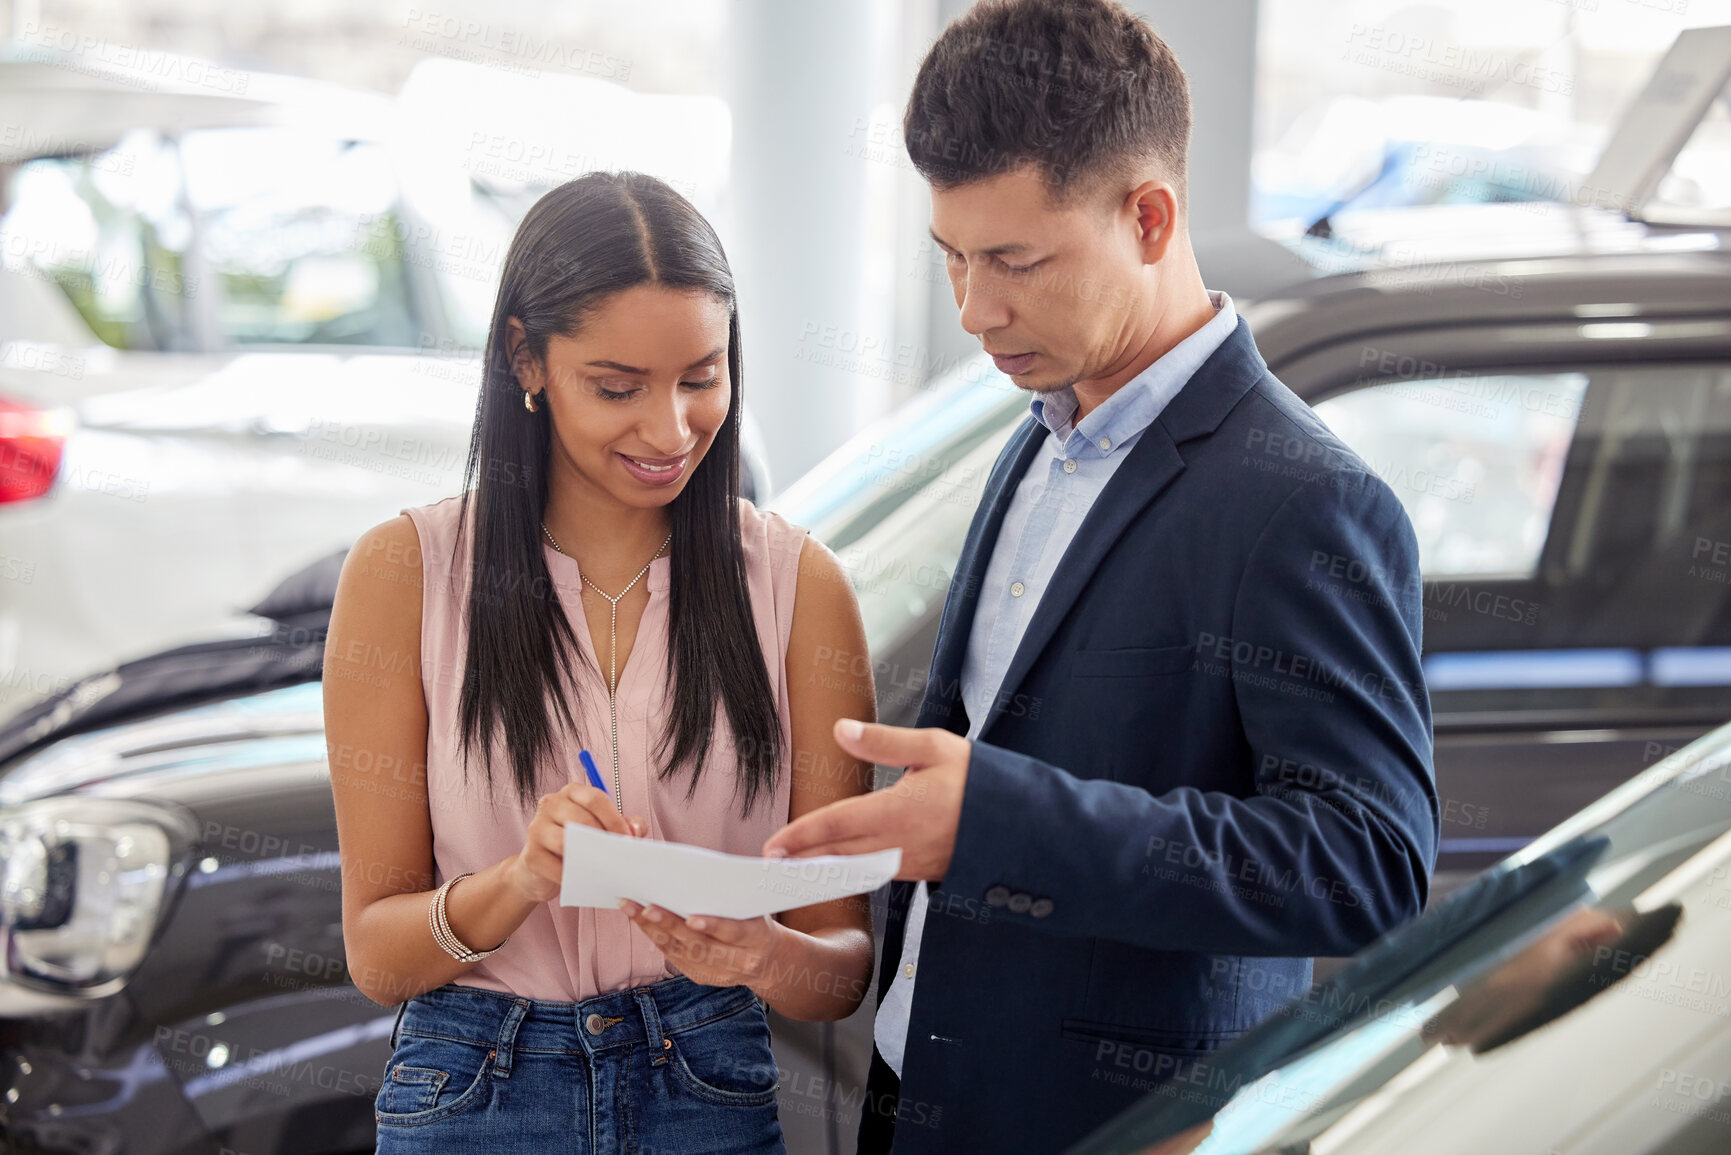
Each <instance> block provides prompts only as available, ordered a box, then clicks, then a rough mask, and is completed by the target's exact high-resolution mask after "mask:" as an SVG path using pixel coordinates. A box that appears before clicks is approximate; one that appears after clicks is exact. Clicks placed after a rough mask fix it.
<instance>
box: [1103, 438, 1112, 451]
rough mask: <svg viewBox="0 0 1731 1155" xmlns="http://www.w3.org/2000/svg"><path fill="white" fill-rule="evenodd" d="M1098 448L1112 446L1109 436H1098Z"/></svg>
mask: <svg viewBox="0 0 1731 1155" xmlns="http://www.w3.org/2000/svg"><path fill="white" fill-rule="evenodd" d="M1100 448H1101V449H1110V448H1112V439H1111V438H1110V437H1102V438H1100Z"/></svg>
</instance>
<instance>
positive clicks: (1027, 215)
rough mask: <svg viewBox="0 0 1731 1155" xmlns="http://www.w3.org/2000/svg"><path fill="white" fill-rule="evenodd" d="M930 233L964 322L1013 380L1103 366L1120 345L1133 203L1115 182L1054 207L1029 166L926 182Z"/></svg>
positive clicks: (1129, 311) (1128, 306)
mask: <svg viewBox="0 0 1731 1155" xmlns="http://www.w3.org/2000/svg"><path fill="white" fill-rule="evenodd" d="M1127 199H1128V198H1126V200H1127ZM932 238H933V240H935V241H936V242H937V243H938V246H939V248H940V249H941V250H942V251H943V254H944V265H945V270H946V271H947V272H948V273H949V277H950V286H951V288H952V289H953V290H954V292H955V295H956V304H957V306H959V307H960V308H961V311H962V315H961V322H962V328H964V329H966V330H967V331H968V332H970V333H972V334H973V335H974V336H976V337H978V338H979V339H980V345H981V347H982V348H984V349H985V351H986V352H987V353H990V354H991V355H992V358H993V360H994V361H995V362H996V363H997V366H998V368H999V370H1000V371H1002V372H1003V373H1004V374H1006V375H1007V376H1009V377H1010V378H1011V380H1013V381H1015V383H1016V384H1017V385H1019V386H1021V387H1022V388H1024V389H1031V390H1034V391H1036V392H1042V393H1043V392H1049V391H1051V390H1055V389H1061V388H1063V387H1064V386H1066V385H1070V384H1073V383H1075V382H1077V381H1087V380H1090V379H1092V378H1094V377H1097V376H1103V375H1105V374H1106V373H1107V372H1108V371H1109V370H1110V367H1111V366H1112V365H1113V364H1114V362H1117V361H1118V360H1120V359H1121V357H1122V354H1123V352H1124V350H1125V348H1126V347H1127V346H1128V345H1129V344H1130V342H1131V340H1132V337H1133V334H1132V333H1131V331H1130V330H1131V326H1132V318H1133V317H1135V316H1136V315H1137V312H1138V310H1137V308H1136V306H1137V304H1138V302H1139V300H1140V298H1141V295H1142V294H1143V293H1144V292H1145V291H1146V290H1145V288H1144V281H1143V269H1144V267H1145V266H1144V260H1143V248H1142V244H1141V241H1140V238H1139V231H1138V227H1137V217H1136V213H1135V211H1134V210H1133V208H1132V207H1131V206H1130V205H1129V204H1128V203H1123V202H1120V201H1118V200H1117V199H1115V197H1114V194H1113V193H1111V192H1109V191H1098V192H1093V193H1084V194H1082V195H1079V196H1076V197H1074V198H1072V199H1071V200H1070V201H1069V202H1068V203H1066V204H1064V205H1062V206H1054V205H1052V204H1051V203H1050V202H1049V201H1048V200H1047V195H1046V188H1045V184H1044V181H1043V179H1042V177H1041V175H1040V173H1039V171H1038V169H1036V168H1035V167H1033V166H1031V165H1029V166H1023V167H1022V168H1019V169H1016V170H1015V171H1013V172H1008V173H1004V174H1002V175H999V176H994V177H988V178H986V179H984V180H978V181H974V182H973V183H971V184H966V185H962V186H960V187H959V188H953V189H947V190H940V189H937V188H934V189H932Z"/></svg>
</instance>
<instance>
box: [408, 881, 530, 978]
mask: <svg viewBox="0 0 1731 1155" xmlns="http://www.w3.org/2000/svg"><path fill="white" fill-rule="evenodd" d="M471 873H473V872H471ZM468 877H469V875H468V874H459V875H458V876H457V877H455V878H449V879H446V880H445V885H443V886H441V887H439V889H438V890H436V891H434V892H433V901H432V902H431V903H430V904H428V906H427V925H428V926H430V927H432V928H433V939H434V941H435V942H437V943H438V944H439V946H440V947H442V948H443V949H444V951H445V953H446V954H448V955H450V956H451V957H452V958H454V959H456V960H457V961H458V962H466V963H472V962H480V961H481V960H482V959H484V958H486V957H487V956H488V955H490V954H492V953H493V951H496V950H498V949H499V947H501V946H504V945H505V943H506V942H510V941H511V936H510V935H506V936H505V942H502V943H500V944H499V946H496V947H494V948H493V950H470V949H469V948H468V947H466V946H464V945H463V940H462V939H460V938H458V937H457V936H456V934H455V932H453V931H452V930H451V921H450V919H449V918H447V917H446V915H445V896H446V895H447V894H448V893H450V890H451V887H453V886H455V885H456V884H457V883H459V882H461V881H463V880H464V879H465V878H468Z"/></svg>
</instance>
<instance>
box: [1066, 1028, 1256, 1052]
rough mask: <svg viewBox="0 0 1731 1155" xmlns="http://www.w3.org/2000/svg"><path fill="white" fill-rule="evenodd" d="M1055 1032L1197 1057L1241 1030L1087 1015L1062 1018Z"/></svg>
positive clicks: (1221, 1044) (1239, 1033)
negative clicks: (1160, 1025) (1178, 1028)
mask: <svg viewBox="0 0 1731 1155" xmlns="http://www.w3.org/2000/svg"><path fill="white" fill-rule="evenodd" d="M1058 1030H1059V1033H1060V1034H1062V1035H1063V1037H1064V1038H1066V1039H1075V1040H1076V1041H1078V1042H1087V1043H1097V1042H1110V1043H1117V1044H1120V1045H1123V1046H1130V1047H1134V1048H1137V1049H1139V1050H1149V1051H1160V1052H1164V1053H1166V1054H1171V1055H1181V1056H1191V1057H1196V1058H1200V1057H1201V1056H1203V1055H1206V1054H1209V1053H1211V1052H1213V1051H1215V1050H1218V1049H1219V1048H1220V1047H1222V1046H1223V1045H1225V1044H1227V1043H1230V1042H1231V1041H1232V1040H1233V1039H1236V1038H1237V1037H1238V1036H1239V1035H1242V1034H1243V1033H1244V1032H1243V1031H1205V1032H1175V1031H1170V1030H1165V1031H1163V1030H1159V1029H1154V1028H1148V1027H1138V1026H1132V1025H1130V1024H1128V1023H1102V1022H1096V1021H1093V1020H1090V1019H1063V1020H1061V1021H1060V1022H1059V1024H1058Z"/></svg>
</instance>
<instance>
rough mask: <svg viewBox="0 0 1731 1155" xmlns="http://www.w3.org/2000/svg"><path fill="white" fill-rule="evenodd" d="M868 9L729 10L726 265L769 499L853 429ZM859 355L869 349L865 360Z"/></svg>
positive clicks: (793, 0) (862, 382)
mask: <svg viewBox="0 0 1731 1155" xmlns="http://www.w3.org/2000/svg"><path fill="white" fill-rule="evenodd" d="M878 10H879V5H878V4H877V3H872V2H867V0H847V2H846V3H828V2H824V3H814V2H813V0H734V3H732V4H731V5H730V6H729V19H730V22H731V23H730V31H729V36H728V57H729V59H728V61H727V67H728V70H729V80H728V89H729V93H728V94H729V101H730V103H731V105H732V109H733V162H732V175H731V187H730V190H729V193H728V196H729V201H730V206H729V212H728V219H727V221H726V222H725V223H724V224H723V228H724V230H725V231H724V233H723V238H724V240H725V242H726V244H727V254H728V259H729V261H730V263H731V264H732V266H733V270H734V275H735V278H736V279H737V281H738V284H739V292H740V317H741V324H742V328H743V337H742V343H743V346H744V355H745V388H746V396H747V397H748V398H749V404H750V405H751V409H752V413H753V414H754V416H755V417H756V419H757V421H758V423H759V425H760V426H761V428H762V430H763V435H764V440H765V442H766V443H767V447H768V452H769V459H770V469H771V472H772V473H773V475H774V478H773V481H774V486H775V488H776V489H778V490H779V489H783V488H785V487H786V486H787V485H788V484H789V483H791V482H792V481H794V480H795V479H796V478H798V477H799V475H800V474H802V473H804V472H805V471H806V470H807V469H808V468H810V467H811V466H812V465H814V464H816V462H817V461H819V460H820V459H821V458H822V457H823V456H824V455H825V454H827V453H828V452H829V451H830V450H832V449H834V448H835V447H836V446H837V445H839V444H840V443H841V442H842V441H844V440H845V439H846V438H847V437H849V436H850V435H851V434H852V433H853V432H854V431H855V426H856V418H855V414H856V408H857V398H856V396H855V391H857V390H859V389H874V388H878V387H879V386H878V385H877V384H876V383H875V382H873V381H872V379H871V378H870V377H869V375H862V373H861V370H860V366H861V364H862V362H861V360H860V359H859V358H860V356H861V349H860V346H861V344H862V343H865V342H871V343H872V347H873V348H875V347H876V344H877V343H878V342H880V341H881V340H882V339H883V338H882V337H880V336H879V335H878V334H876V333H874V332H873V331H871V330H872V327H871V325H870V323H869V321H868V320H867V317H866V300H865V295H866V287H865V278H864V275H863V273H864V268H865V264H866V252H865V244H866V174H865V171H864V168H863V166H862V162H861V161H860V160H859V159H858V158H857V157H853V156H850V155H849V154H848V149H849V145H850V134H852V133H853V132H854V129H855V125H856V123H857V122H858V120H859V118H861V117H864V116H867V115H868V114H869V113H870V110H871V107H872V67H873V55H872V46H873V45H874V43H875V40H874V23H873V21H874V20H875V19H877V18H878ZM868 355H869V350H868Z"/></svg>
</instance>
